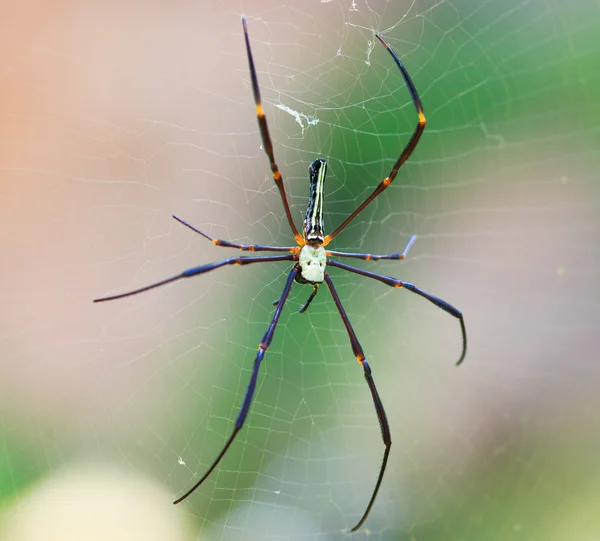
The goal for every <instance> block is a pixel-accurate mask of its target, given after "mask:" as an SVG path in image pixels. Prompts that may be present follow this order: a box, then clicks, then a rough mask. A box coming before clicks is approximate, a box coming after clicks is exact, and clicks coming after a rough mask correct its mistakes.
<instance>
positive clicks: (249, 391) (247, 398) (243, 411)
mask: <svg viewBox="0 0 600 541" xmlns="http://www.w3.org/2000/svg"><path fill="white" fill-rule="evenodd" d="M297 274H298V267H297V266H294V268H293V269H292V270H291V271H290V273H289V274H288V278H287V282H286V283H285V287H284V288H283V293H282V294H281V298H280V299H279V303H278V304H277V309H276V310H275V314H273V319H271V323H270V324H269V327H268V328H267V332H266V333H265V335H264V336H263V338H262V340H261V342H260V344H259V346H258V353H257V355H256V359H255V360H254V367H253V368H252V376H251V377H250V382H249V383H248V387H247V388H246V394H245V395H244V401H243V402H242V406H241V408H240V412H239V414H238V416H237V419H236V421H235V428H234V429H233V432H232V433H231V436H229V439H228V440H227V442H226V443H225V446H224V447H223V449H222V450H221V452H220V453H219V454H218V456H217V458H216V459H215V461H214V462H213V463H212V465H211V466H210V468H208V471H207V472H206V473H205V474H204V475H203V476H202V478H201V479H200V480H199V481H198V482H197V483H196V484H195V485H194V486H193V487H192V488H190V489H189V490H188V491H187V492H186V493H185V494H184V495H183V496H181V497H180V498H177V499H176V500H175V501H174V502H173V503H174V504H176V503H179V502H182V501H183V500H185V499H186V498H187V497H188V496H189V495H190V494H192V492H194V491H195V490H196V489H197V488H198V487H199V486H200V485H201V484H202V483H203V482H204V481H205V480H206V478H207V477H208V476H209V475H210V474H211V473H212V472H213V470H214V469H215V468H216V467H217V464H219V462H220V461H221V459H222V458H223V456H224V455H225V453H226V452H227V449H229V446H230V445H231V444H232V443H233V440H234V439H235V437H236V436H237V433H238V432H239V431H240V430H241V429H242V426H244V421H245V420H246V416H247V415H248V411H249V410H250V405H251V404H252V399H253V398H254V391H255V390H256V381H257V379H258V369H259V368H260V363H261V362H262V360H263V357H264V356H265V352H266V351H267V349H268V347H269V345H270V344H271V340H272V339H273V335H274V334H275V327H277V322H278V321H279V316H280V315H281V310H282V308H283V305H284V304H285V301H286V300H287V298H288V295H289V293H290V289H291V288H292V284H293V282H294V278H295V277H296V275H297Z"/></svg>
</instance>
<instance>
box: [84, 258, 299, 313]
mask: <svg viewBox="0 0 600 541" xmlns="http://www.w3.org/2000/svg"><path fill="white" fill-rule="evenodd" d="M297 259H298V256H297V255H296V254H290V255H264V256H257V257H243V256H242V257H230V258H228V259H223V261H217V262H216V263H208V264H207V265H201V266H200V267H194V268H192V269H187V270H184V271H183V272H182V273H180V274H177V275H176V276H172V277H171V278H167V279H165V280H161V281H160V282H156V283H154V284H150V285H149V286H145V287H140V288H139V289H134V290H133V291H128V292H127V293H119V294H118V295H110V296H109V297H102V298H100V299H94V302H105V301H112V300H115V299H122V298H123V297H130V296H131V295H137V294H138V293H143V292H144V291H148V290H149V289H154V288H155V287H160V286H164V285H165V284H169V283H171V282H176V281H177V280H180V279H181V278H190V277H192V276H196V275H197V274H204V273H205V272H210V271H211V270H215V269H218V268H219V267H224V266H225V265H250V264H251V263H267V262H269V261H297Z"/></svg>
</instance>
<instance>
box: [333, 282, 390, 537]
mask: <svg viewBox="0 0 600 541" xmlns="http://www.w3.org/2000/svg"><path fill="white" fill-rule="evenodd" d="M325 282H326V283H327V287H329V291H331V296H332V297H333V301H334V302H335V305H336V306H337V309H338V311H339V313H340V316H342V321H343V322H344V325H345V326H346V330H347V331H348V336H349V337H350V343H351V344H352V351H353V352H354V355H355V356H356V359H357V360H358V362H359V363H360V364H361V365H362V367H363V370H364V374H365V379H366V380H367V385H368V386H369V390H370V391H371V396H372V397H373V404H374V405H375V412H376V413H377V419H378V420H379V427H380V428H381V437H382V439H383V443H384V445H385V451H384V453H383V460H382V462H381V468H380V469H379V477H377V483H375V488H374V489H373V495H372V496H371V499H370V500H369V504H368V505H367V509H366V511H365V512H364V513H363V516H362V517H361V519H360V520H359V521H358V524H356V526H354V528H352V531H353V532H355V531H356V530H358V529H359V528H360V527H361V526H362V525H363V523H364V521H365V520H366V519H367V516H369V512H370V511H371V507H373V503H375V498H376V497H377V493H378V492H379V487H380V486H381V481H383V474H384V473H385V468H386V466H387V461H388V457H389V455H390V449H391V448H392V436H391V434H390V425H389V424H388V420H387V417H386V415H385V410H384V409H383V403H382V402H381V398H379V393H378V392H377V387H376V386H375V381H374V380H373V376H372V375H371V367H370V366H369V363H368V362H367V359H366V358H365V354H364V353H363V349H362V347H361V345H360V342H359V341H358V338H357V337H356V333H355V332H354V329H353V328H352V325H351V324H350V320H349V319H348V316H347V315H346V311H345V310H344V307H343V306H342V302H341V301H340V297H339V296H338V294H337V291H336V290H335V287H333V282H332V281H331V277H330V276H329V274H328V273H327V272H326V273H325Z"/></svg>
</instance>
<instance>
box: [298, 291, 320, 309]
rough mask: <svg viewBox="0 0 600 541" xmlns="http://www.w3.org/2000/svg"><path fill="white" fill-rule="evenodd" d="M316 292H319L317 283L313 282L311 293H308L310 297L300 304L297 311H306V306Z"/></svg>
mask: <svg viewBox="0 0 600 541" xmlns="http://www.w3.org/2000/svg"><path fill="white" fill-rule="evenodd" d="M318 292H319V284H313V290H312V293H311V294H310V297H308V300H307V301H306V302H305V303H304V304H303V305H302V307H301V308H300V310H298V312H300V313H301V314H303V313H304V312H306V310H307V308H308V307H309V306H310V303H311V302H312V301H313V299H314V298H315V297H316V296H317V293H318Z"/></svg>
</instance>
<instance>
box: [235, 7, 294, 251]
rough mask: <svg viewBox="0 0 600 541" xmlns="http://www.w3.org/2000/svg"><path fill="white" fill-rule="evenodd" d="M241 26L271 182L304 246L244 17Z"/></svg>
mask: <svg viewBox="0 0 600 541" xmlns="http://www.w3.org/2000/svg"><path fill="white" fill-rule="evenodd" d="M242 25H243V26H244V39H245V40H246V52H247V53H248V66H249V68H250V78H251V79H252V92H253V94H254V103H255V104H256V117H257V119H258V127H259V129H260V135H261V137H262V141H263V148H264V149H265V152H266V154H267V156H268V158H269V163H270V165H271V171H272V172H273V180H275V184H276V185H277V188H278V189H279V194H280V195H281V200H282V202H283V208H284V209H285V214H286V216H287V219H288V222H289V224H290V227H291V229H292V233H293V235H294V237H295V238H296V241H297V242H298V243H299V244H304V238H303V237H302V235H300V233H298V229H296V226H295V225H294V220H293V219H292V213H291V211H290V205H289V204H288V200H287V194H286V193H285V186H284V185H283V178H282V176H281V172H280V171H279V167H277V164H276V163H275V154H274V153H273V142H272V141H271V135H270V134H269V127H268V126H267V117H266V116H265V112H264V110H263V107H262V102H261V99H260V90H259V88H258V77H257V75H256V68H255V67H254V59H253V58H252V50H251V49H250V38H249V37H248V26H247V25H246V18H245V17H242Z"/></svg>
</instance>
